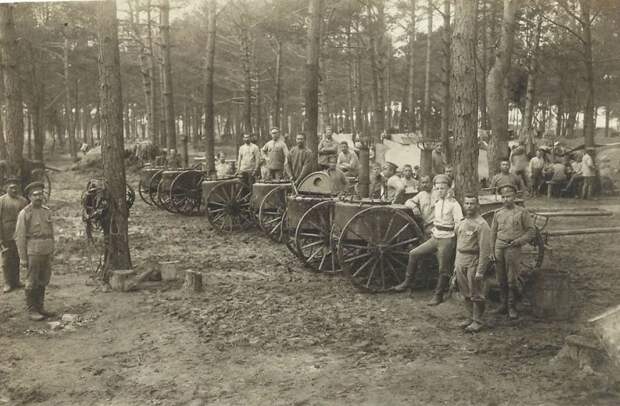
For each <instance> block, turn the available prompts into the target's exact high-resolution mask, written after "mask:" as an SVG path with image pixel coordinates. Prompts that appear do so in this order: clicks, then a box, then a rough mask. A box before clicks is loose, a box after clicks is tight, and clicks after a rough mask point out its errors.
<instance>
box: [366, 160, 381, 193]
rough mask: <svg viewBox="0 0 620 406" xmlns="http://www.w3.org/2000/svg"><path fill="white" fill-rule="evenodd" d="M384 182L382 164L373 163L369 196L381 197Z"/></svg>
mask: <svg viewBox="0 0 620 406" xmlns="http://www.w3.org/2000/svg"><path fill="white" fill-rule="evenodd" d="M384 182H385V179H384V178H383V174H382V173H381V165H380V164H378V163H375V164H373V166H372V170H371V172H370V183H369V185H368V197H370V198H371V199H381V189H383V183H384Z"/></svg>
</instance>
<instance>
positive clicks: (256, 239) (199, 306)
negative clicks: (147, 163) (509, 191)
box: [0, 163, 620, 406]
mask: <svg viewBox="0 0 620 406" xmlns="http://www.w3.org/2000/svg"><path fill="white" fill-rule="evenodd" d="M59 165H63V163H56V165H55V166H59ZM90 175H92V174H90ZM88 177H89V175H88V174H78V173H76V172H63V173H59V174H55V175H54V177H53V183H54V187H55V190H54V191H53V196H52V201H51V202H50V206H51V208H52V209H53V211H54V215H55V219H56V223H55V224H56V232H57V236H58V244H57V247H58V249H57V255H56V258H55V262H54V275H53V278H52V282H51V285H50V287H49V289H48V292H49V293H48V300H47V304H48V307H49V308H51V309H52V310H54V311H56V312H58V313H59V316H61V315H63V314H69V315H75V317H73V320H72V321H71V320H69V319H70V318H71V316H67V317H66V321H64V322H61V323H60V326H56V328H54V329H53V328H52V326H50V325H49V324H48V323H46V322H38V323H37V322H31V321H29V320H27V318H26V317H25V312H24V298H23V292H22V291H19V292H16V293H11V294H8V295H0V405H2V404H6V405H31V404H41V405H118V406H121V405H123V406H124V405H128V406H129V405H186V404H192V405H202V404H205V405H206V404H209V405H250V404H251V405H345V404H362V405H400V404H403V405H404V404H407V405H411V404H414V405H416V404H424V405H498V406H499V405H617V404H620V380H618V378H617V377H613V376H608V375H605V374H600V373H588V372H587V371H585V372H584V371H580V370H577V369H575V368H574V367H572V366H570V365H564V364H556V363H553V362H551V360H552V358H553V357H554V356H555V355H556V354H557V353H558V351H559V350H560V348H561V347H562V346H563V344H564V338H565V337H566V336H567V335H570V334H574V333H577V332H580V331H582V330H583V329H584V328H586V327H587V322H586V320H587V319H588V318H589V317H592V316H594V315H596V314H598V313H600V312H601V311H602V310H604V309H606V308H607V307H609V306H612V305H617V304H618V300H619V299H618V298H620V272H619V271H620V269H619V268H618V264H617V261H616V259H617V258H618V257H619V254H620V246H619V245H618V244H617V236H614V235H598V236H595V235H592V236H581V237H564V238H562V239H557V240H553V241H551V242H550V244H551V245H552V247H553V262H554V263H556V264H557V265H558V266H559V267H560V268H562V269H564V270H566V271H568V272H569V273H570V275H571V281H572V282H573V284H574V286H575V287H576V288H577V291H578V295H577V298H576V300H577V307H578V309H579V312H578V313H577V315H576V316H575V318H574V319H572V320H570V321H563V322H551V321H548V320H539V319H536V318H535V317H533V316H532V315H531V313H528V309H524V314H523V316H522V317H521V318H520V319H519V320H518V321H515V322H508V321H506V320H504V319H500V318H493V317H490V316H489V317H488V320H489V324H490V326H491V328H490V329H488V330H487V331H485V332H484V333H481V334H478V335H468V334H465V333H463V332H462V331H461V330H460V329H459V328H458V327H457V324H458V322H459V321H461V316H462V315H463V312H462V309H461V305H460V302H458V301H457V300H456V299H454V298H453V299H451V300H450V301H448V302H447V303H445V304H442V305H441V306H438V307H435V308H429V307H427V306H425V303H426V301H427V300H429V299H430V295H431V293H430V292H429V291H416V292H414V294H413V296H411V297H410V296H409V295H408V294H401V295H366V294H360V293H358V292H356V291H355V290H354V289H353V288H352V287H351V285H350V284H349V282H348V281H347V280H346V279H345V278H343V277H339V276H326V275H317V274H313V273H310V272H308V271H307V270H305V269H303V267H302V266H301V265H300V264H299V263H298V261H297V260H296V259H294V258H293V257H292V255H290V254H289V253H288V251H287V250H286V248H285V247H284V246H280V245H276V244H274V243H272V242H270V241H268V240H267V239H266V238H264V237H263V236H261V235H260V233H259V232H258V231H255V230H251V231H247V232H243V233H240V234H236V235H231V236H220V235H215V234H214V233H212V232H211V231H210V228H209V226H208V222H207V220H206V218H186V217H182V216H179V215H173V214H170V213H166V212H163V211H160V210H157V209H155V208H152V207H149V206H147V205H146V204H144V203H143V202H142V201H140V200H139V198H138V200H137V201H136V204H135V205H134V208H133V209H132V211H131V219H130V242H131V247H132V256H133V261H134V265H135V267H136V269H137V270H138V271H142V270H144V269H146V267H147V266H148V265H147V264H148V262H147V259H148V260H149V261H164V260H180V269H199V270H202V271H204V272H205V273H206V275H207V277H206V282H207V284H206V291H205V293H204V294H201V295H198V296H191V297H188V296H186V295H185V294H184V293H183V290H182V289H181V282H180V281H174V282H148V283H146V284H144V286H143V288H142V289H140V290H139V291H136V292H132V293H116V292H113V293H104V292H102V291H101V289H100V288H99V287H98V286H97V285H96V284H94V283H93V280H92V278H91V275H92V270H93V269H94V267H95V265H96V263H97V261H98V256H97V253H96V252H95V250H94V249H93V248H92V247H89V246H87V245H86V244H85V240H84V235H83V231H82V228H83V227H82V224H81V220H80V209H79V196H80V193H81V190H82V188H83V187H84V186H85V184H86V181H87V180H88ZM129 179H130V181H131V183H132V184H133V185H137V175H136V174H135V173H130V175H129ZM527 205H528V207H547V206H550V205H552V206H553V207H564V206H570V207H579V206H586V205H588V206H592V205H597V206H599V207H604V208H607V209H609V210H612V211H613V212H614V213H615V217H614V218H611V219H610V218H602V219H601V218H599V219H594V220H592V219H577V220H571V221H570V222H567V223H565V224H560V222H559V221H556V222H554V223H552V224H551V225H550V226H549V228H554V229H558V228H562V227H590V226H595V225H620V200H618V198H601V199H599V200H596V201H593V202H587V203H584V202H581V201H576V200H568V199H562V200H557V199H556V200H554V201H552V202H548V201H546V200H545V199H537V200H531V201H528V202H527ZM58 320H60V318H56V319H54V320H52V321H58ZM58 327H60V328H58Z"/></svg>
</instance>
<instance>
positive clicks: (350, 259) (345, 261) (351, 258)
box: [344, 252, 372, 264]
mask: <svg viewBox="0 0 620 406" xmlns="http://www.w3.org/2000/svg"><path fill="white" fill-rule="evenodd" d="M370 255H372V254H371V253H370V252H365V253H363V254H359V255H356V256H354V257H349V258H347V259H345V260H344V263H345V264H348V263H351V262H353V261H357V260H358V259H362V258H367V257H369V256H370Z"/></svg>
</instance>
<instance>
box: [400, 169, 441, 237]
mask: <svg viewBox="0 0 620 406" xmlns="http://www.w3.org/2000/svg"><path fill="white" fill-rule="evenodd" d="M432 192H433V183H432V182H431V177H430V176H422V179H420V191H419V192H418V193H417V194H416V195H415V196H414V197H412V198H411V199H408V200H407V201H406V202H405V206H407V207H409V208H411V210H413V215H414V216H416V217H418V218H419V219H421V220H422V226H423V227H424V230H423V231H424V234H425V235H426V236H427V237H428V238H430V237H431V231H432V229H433V217H434V216H435V213H434V211H435V207H434V201H433V195H432Z"/></svg>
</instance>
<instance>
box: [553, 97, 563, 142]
mask: <svg viewBox="0 0 620 406" xmlns="http://www.w3.org/2000/svg"><path fill="white" fill-rule="evenodd" d="M557 108H558V109H557V113H556V117H555V137H556V138H559V137H560V136H561V135H562V121H563V119H564V101H563V100H562V98H561V97H559V98H558V104H557Z"/></svg>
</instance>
